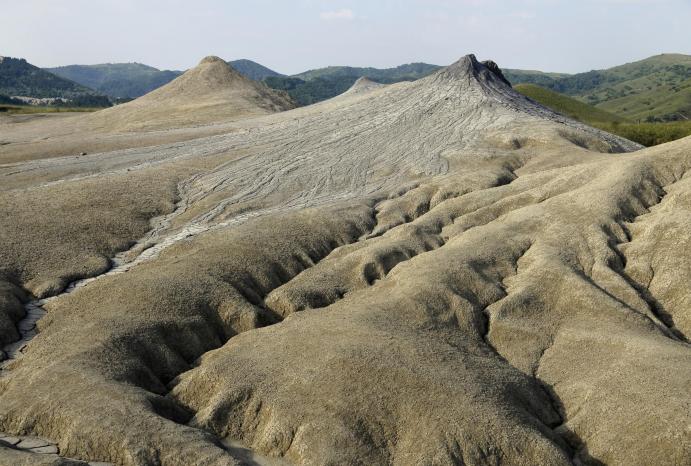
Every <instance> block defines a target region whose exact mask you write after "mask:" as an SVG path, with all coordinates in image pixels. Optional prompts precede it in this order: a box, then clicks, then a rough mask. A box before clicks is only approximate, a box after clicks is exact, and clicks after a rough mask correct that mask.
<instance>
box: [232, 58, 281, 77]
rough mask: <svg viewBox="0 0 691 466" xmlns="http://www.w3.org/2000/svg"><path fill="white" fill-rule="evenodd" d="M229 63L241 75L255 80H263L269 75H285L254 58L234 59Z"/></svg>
mask: <svg viewBox="0 0 691 466" xmlns="http://www.w3.org/2000/svg"><path fill="white" fill-rule="evenodd" d="M228 64H229V65H230V66H232V67H233V69H235V71H237V72H238V73H240V74H241V75H244V76H245V77H247V78H250V79H254V80H255V81H261V80H262V79H264V78H268V77H269V76H285V75H283V74H281V73H278V72H276V71H274V70H272V69H269V68H267V67H266V66H264V65H260V64H259V63H257V62H254V61H252V60H245V59H242V60H233V61H229V62H228Z"/></svg>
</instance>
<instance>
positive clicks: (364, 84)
mask: <svg viewBox="0 0 691 466" xmlns="http://www.w3.org/2000/svg"><path fill="white" fill-rule="evenodd" d="M384 86H385V84H381V83H378V82H376V81H372V80H371V79H369V78H368V77H366V76H363V77H361V78H358V79H357V81H355V82H354V83H353V85H352V86H350V89H348V90H347V91H346V92H345V93H346V94H360V93H363V92H369V91H372V90H374V89H379V88H382V87H384Z"/></svg>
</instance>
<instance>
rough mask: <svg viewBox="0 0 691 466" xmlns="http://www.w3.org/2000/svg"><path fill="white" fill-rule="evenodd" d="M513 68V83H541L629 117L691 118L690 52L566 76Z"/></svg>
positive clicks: (653, 118) (511, 75) (658, 56)
mask: <svg viewBox="0 0 691 466" xmlns="http://www.w3.org/2000/svg"><path fill="white" fill-rule="evenodd" d="M511 71H515V70H511ZM511 71H510V72H509V73H507V77H508V79H509V80H510V81H511V82H512V83H514V84H518V83H532V84H538V85H540V86H542V87H546V88H549V89H551V90H553V91H556V92H559V93H562V94H567V95H570V96H574V97H576V98H578V99H579V100H581V101H583V102H586V103H588V104H591V105H594V106H596V107H598V108H600V109H603V110H607V111H609V112H611V113H616V114H617V115H621V116H624V117H626V118H631V119H649V120H686V119H691V56H689V55H681V54H663V55H656V56H654V57H650V58H646V59H645V60H640V61H637V62H633V63H627V64H625V65H621V66H616V67H614V68H609V69H606V70H593V71H588V72H586V73H578V74H574V75H567V76H553V75H550V74H543V75H542V76H540V75H537V77H536V75H534V74H521V73H515V74H512V73H511Z"/></svg>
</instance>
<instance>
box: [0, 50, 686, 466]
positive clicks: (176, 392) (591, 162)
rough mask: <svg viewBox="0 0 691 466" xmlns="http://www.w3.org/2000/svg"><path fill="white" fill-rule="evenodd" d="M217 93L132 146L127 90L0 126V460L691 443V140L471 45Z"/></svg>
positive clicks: (492, 458) (512, 457)
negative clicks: (269, 103)
mask: <svg viewBox="0 0 691 466" xmlns="http://www.w3.org/2000/svg"><path fill="white" fill-rule="evenodd" d="M214 63H215V62H214V61H213V60H207V61H204V62H203V63H202V64H201V65H200V67H202V68H203V69H206V68H208V67H209V66H210V65H214ZM198 75H199V73H198V74H197V75H194V74H193V75H191V78H190V76H188V78H190V82H191V83H194V82H198V81H199V79H201V78H199V76H198ZM195 76H197V77H196V78H195ZM192 78H194V79H192ZM204 79H206V80H207V81H208V80H209V79H212V80H214V79H216V78H215V77H213V76H211V77H209V76H206V77H205V78H204ZM219 79H220V78H219ZM234 85H235V84H233V82H230V81H228V82H225V81H224V84H223V86H227V87H230V88H233V86H234ZM223 86H222V87H223ZM160 100H161V102H164V101H165V100H166V99H160ZM135 102H136V101H135ZM96 118H101V116H97V117H96ZM234 118H235V117H222V116H217V117H215V118H214V121H213V122H212V123H209V125H207V126H204V127H198V128H192V127H190V126H188V127H187V128H186V129H184V131H185V132H187V133H186V134H187V135H188V136H189V138H188V139H185V140H180V139H178V137H179V136H180V134H181V133H180V131H182V130H170V132H168V133H166V132H165V131H164V132H162V133H159V136H160V137H161V138H162V139H161V140H157V141H156V143H155V144H150V145H146V146H145V147H143V146H141V145H139V144H130V143H129V142H128V141H131V140H134V139H135V138H134V137H133V136H131V133H129V132H130V131H134V130H133V129H132V128H135V127H138V125H140V124H144V125H145V124H146V122H147V121H149V120H148V119H149V116H146V115H144V116H141V117H138V116H136V115H131V116H128V117H127V118H126V119H125V121H127V122H128V125H130V126H131V127H129V128H128V129H126V130H123V131H124V132H123V135H122V136H119V137H120V138H121V139H119V141H120V142H118V143H117V144H113V145H112V146H110V147H111V148H110V150H101V151H99V152H97V153H89V155H84V156H76V155H67V154H65V153H60V151H61V150H67V149H69V148H70V147H71V146H69V144H67V143H65V145H64V146H63V148H62V149H60V147H61V146H60V144H61V142H60V141H62V142H64V141H65V140H66V139H64V137H63V136H49V137H48V138H47V141H52V142H53V143H55V144H56V147H57V149H56V150H55V152H53V153H50V154H47V155H46V154H43V155H42V150H43V147H44V146H42V145H41V144H33V145H32V144H28V143H26V142H22V141H24V139H22V138H26V134H28V133H29V132H30V131H29V130H27V129H26V128H27V127H23V126H22V125H31V128H32V129H31V131H33V130H35V129H36V128H39V129H40V128H41V125H45V127H46V128H48V129H50V131H54V132H55V134H58V133H59V132H60V131H62V130H61V129H60V128H62V126H61V125H62V124H63V123H64V121H68V122H69V121H70V120H69V119H66V120H64V121H62V120H58V119H54V120H46V121H44V122H41V121H35V120H28V121H26V122H14V123H12V127H13V128H15V129H13V130H12V131H8V132H7V133H6V134H3V136H2V137H3V138H6V139H8V140H12V141H14V142H12V143H10V144H7V145H3V146H1V147H0V148H1V149H2V152H0V178H1V179H2V180H3V183H2V184H1V185H0V212H1V213H2V216H3V218H4V219H7V221H4V222H3V223H2V225H0V239H1V240H2V241H0V264H1V265H0V341H1V342H2V344H3V348H4V349H5V352H6V357H7V359H6V361H4V362H3V363H2V371H1V372H0V431H1V432H5V434H1V435H0V464H83V463H79V462H78V461H83V462H86V461H92V462H93V461H101V462H109V463H114V464H122V465H148V464H161V465H190V464H200V465H234V464H266V465H278V464H306V465H307V464H314V465H322V464H333V465H337V464H338V465H341V464H353V465H358V464H361V465H373V464H382V465H384V464H394V465H409V464H468V465H485V464H486V465H490V464H492V465H496V464H506V465H509V464H516V465H520V464H545V465H561V464H596V465H597V464H611V465H648V464H660V465H679V464H684V462H685V461H687V459H688V458H689V457H690V456H691V438H690V436H691V432H690V431H689V412H690V410H689V400H691V386H690V385H689V380H691V351H690V348H689V343H688V340H687V337H688V336H689V332H690V331H691V328H690V326H691V314H690V310H689V305H691V298H689V296H691V295H690V294H689V292H688V286H687V285H688V281H689V279H690V278H691V255H689V253H688V249H689V246H691V236H690V235H689V231H691V230H690V228H691V217H690V216H689V212H690V211H691V181H690V180H691V175H689V173H691V172H689V169H691V139H688V138H687V139H684V140H680V141H676V142H673V143H670V144H665V145H662V146H658V147H655V148H652V149H642V148H641V147H640V146H637V145H636V144H634V143H631V142H630V141H626V140H623V139H620V138H617V137H615V136H612V135H609V134H606V133H603V132H601V131H598V130H595V129H592V128H589V127H586V126H583V125H581V124H579V123H576V122H573V121H570V120H567V119H565V118H564V117H561V116H559V115H556V114H554V113H551V112H550V111H548V110H546V109H544V108H542V107H540V106H539V105H537V104H536V103H534V102H532V101H529V100H528V99H526V98H524V97H522V96H520V95H519V94H517V93H515V92H514V91H513V90H512V89H511V88H510V87H509V86H507V85H506V84H505V83H504V81H503V80H502V79H501V77H500V76H499V75H498V74H495V71H492V69H490V68H488V67H487V66H485V65H484V64H482V63H480V62H478V61H477V60H476V59H475V57H473V56H467V57H464V58H462V59H461V60H460V61H458V62H457V63H454V64H453V65H451V66H449V67H447V68H445V69H442V70H440V71H439V72H438V73H436V74H434V75H432V76H430V77H428V78H425V79H422V80H419V81H416V82H412V83H400V84H394V85H389V86H375V85H372V83H368V82H366V81H364V80H363V81H360V82H358V83H356V85H355V86H354V89H351V91H348V92H346V93H345V94H343V95H341V96H339V97H336V98H334V99H331V100H330V101H326V102H323V103H320V104H317V105H313V106H310V107H304V108H300V109H295V110H291V111H287V112H280V113H275V114H270V115H266V116H261V117H257V116H256V115H254V116H252V115H251V116H250V117H248V118H245V119H241V120H237V119H234ZM140 119H141V120H140ZM8 127H9V126H8ZM22 128H23V129H22ZM210 128H213V129H210ZM50 131H49V132H50ZM137 131H139V130H137ZM166 131H167V130H166ZM195 132H196V133H195ZM85 134H87V135H88V134H90V135H92V136H89V137H94V138H96V136H93V135H95V134H100V133H97V132H91V133H89V132H86V133H85ZM142 134H148V133H142ZM128 138H130V139H128ZM166 138H168V139H166ZM87 139H88V138H87ZM13 149H14V150H15V151H14V152H13ZM4 157H7V158H8V160H9V161H6V160H5V159H4ZM20 436H24V437H25V438H27V439H29V440H31V439H32V438H36V439H50V440H41V441H43V442H45V444H44V445H41V446H39V447H36V448H45V451H46V452H47V453H40V452H35V451H31V448H24V449H22V448H21V443H19V442H17V443H12V442H5V443H6V445H5V444H3V443H2V442H3V440H2V439H3V438H5V439H15V438H16V439H18V438H19V437H20ZM29 444H30V445H34V444H32V443H30V442H29V443H28V444H27V445H29ZM32 448H33V447H32ZM70 458H77V459H78V460H72V459H70ZM13 461H14V462H13Z"/></svg>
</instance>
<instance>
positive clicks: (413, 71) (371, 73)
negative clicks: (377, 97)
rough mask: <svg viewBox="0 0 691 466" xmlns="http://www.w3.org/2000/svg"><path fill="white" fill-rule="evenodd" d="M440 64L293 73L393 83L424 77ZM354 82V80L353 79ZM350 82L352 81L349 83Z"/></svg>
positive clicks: (329, 67)
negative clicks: (363, 78) (365, 78)
mask: <svg viewBox="0 0 691 466" xmlns="http://www.w3.org/2000/svg"><path fill="white" fill-rule="evenodd" d="M439 68H441V66H438V65H430V64H428V63H409V64H406V65H400V66H397V67H395V68H356V67H352V66H328V67H326V68H318V69H315V70H309V71H305V72H304V73H300V74H296V75H293V76H292V77H294V78H299V79H302V80H304V81H310V80H312V79H316V78H323V79H333V78H343V77H352V76H355V78H356V79H357V78H361V77H363V76H365V77H367V78H369V79H371V80H373V81H377V82H381V83H393V82H399V81H413V80H416V79H420V78H424V77H425V76H427V75H429V74H432V73H433V72H435V71H437V70H438V69H439ZM353 82H354V81H353ZM351 84H352V83H351Z"/></svg>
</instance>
